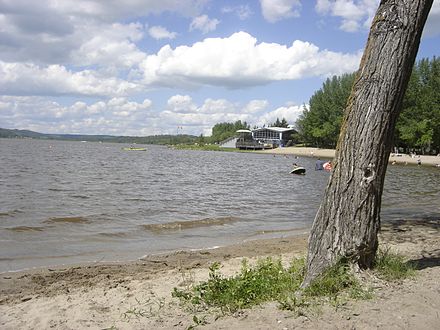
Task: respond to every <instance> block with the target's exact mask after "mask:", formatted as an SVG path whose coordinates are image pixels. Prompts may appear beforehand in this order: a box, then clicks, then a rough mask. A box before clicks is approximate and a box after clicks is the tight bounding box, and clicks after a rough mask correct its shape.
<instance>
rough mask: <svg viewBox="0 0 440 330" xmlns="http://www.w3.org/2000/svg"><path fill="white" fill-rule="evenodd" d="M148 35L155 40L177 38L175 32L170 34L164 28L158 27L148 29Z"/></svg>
mask: <svg viewBox="0 0 440 330" xmlns="http://www.w3.org/2000/svg"><path fill="white" fill-rule="evenodd" d="M148 34H149V35H150V36H151V37H152V38H154V39H156V40H160V39H174V38H175V37H176V36H177V33H176V32H170V31H168V30H167V29H166V28H164V27H163V26H160V25H157V26H152V27H150V28H149V29H148Z"/></svg>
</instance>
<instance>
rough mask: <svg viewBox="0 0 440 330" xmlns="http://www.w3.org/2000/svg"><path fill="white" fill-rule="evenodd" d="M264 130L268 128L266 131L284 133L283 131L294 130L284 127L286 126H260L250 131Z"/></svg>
mask: <svg viewBox="0 0 440 330" xmlns="http://www.w3.org/2000/svg"><path fill="white" fill-rule="evenodd" d="M264 130H268V131H273V132H278V133H284V132H289V131H294V130H295V129H294V128H286V127H262V128H255V129H253V130H252V131H254V132H255V131H264Z"/></svg>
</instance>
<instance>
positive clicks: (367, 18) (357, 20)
mask: <svg viewBox="0 0 440 330" xmlns="http://www.w3.org/2000/svg"><path fill="white" fill-rule="evenodd" d="M378 5H379V1H378V0H317V2H316V5H315V9H316V11H317V12H318V13H319V14H321V15H330V16H334V17H339V18H341V19H342V22H341V24H340V26H339V28H340V29H341V30H343V31H346V32H356V31H359V30H360V29H361V28H364V29H368V28H369V27H370V25H371V21H372V19H373V17H374V14H375V13H376V10H377V7H378Z"/></svg>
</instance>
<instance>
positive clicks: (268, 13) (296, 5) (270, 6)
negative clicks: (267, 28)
mask: <svg viewBox="0 0 440 330" xmlns="http://www.w3.org/2000/svg"><path fill="white" fill-rule="evenodd" d="M260 4H261V11H262V13H263V17H264V18H265V19H266V20H267V21H268V22H270V23H275V22H277V21H280V20H282V19H286V18H290V17H298V16H299V9H300V8H301V1H300V0H260Z"/></svg>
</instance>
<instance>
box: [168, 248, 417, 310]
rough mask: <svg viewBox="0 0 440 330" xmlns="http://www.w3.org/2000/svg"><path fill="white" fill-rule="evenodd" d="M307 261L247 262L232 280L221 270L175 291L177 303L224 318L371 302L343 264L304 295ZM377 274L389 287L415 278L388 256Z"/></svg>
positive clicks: (215, 268)
mask: <svg viewBox="0 0 440 330" xmlns="http://www.w3.org/2000/svg"><path fill="white" fill-rule="evenodd" d="M304 267H305V265H304V259H303V258H302V259H295V260H293V261H292V262H291V263H290V265H289V266H288V267H284V266H283V264H282V262H281V260H280V259H278V260H273V259H271V258H265V259H261V260H259V261H258V262H257V263H256V265H255V266H254V267H250V266H249V264H248V262H247V261H246V260H245V261H243V263H242V268H241V270H240V272H239V273H238V274H237V275H235V276H232V277H225V276H223V275H222V274H221V273H220V272H219V270H220V268H221V265H220V264H219V263H214V264H213V265H212V266H211V267H210V268H209V278H208V280H207V281H204V282H201V283H199V284H192V285H187V286H186V287H185V288H184V289H178V288H174V291H173V292H172V295H173V297H177V298H179V299H180V301H181V303H182V304H183V306H185V307H186V308H189V309H190V310H191V311H193V312H201V311H208V310H210V309H214V310H220V311H221V313H223V314H229V313H234V312H236V311H237V310H240V309H245V308H250V307H252V306H255V305H258V304H262V303H264V302H268V301H278V302H279V304H280V308H282V309H287V310H292V311H295V312H297V313H303V312H304V309H309V308H313V307H316V306H319V305H320V304H322V303H323V302H328V303H330V304H332V305H333V306H334V307H335V308H337V307H338V306H341V305H343V304H344V303H345V302H346V301H347V300H349V299H370V298H372V297H373V295H372V291H371V290H370V289H367V288H365V287H364V286H363V285H362V284H361V282H360V281H359V279H358V278H357V277H356V276H355V275H354V274H353V272H352V271H351V269H350V266H349V263H348V262H346V261H344V260H341V261H340V262H338V263H337V264H336V265H335V266H333V267H331V268H330V269H328V270H327V271H326V272H324V273H323V274H322V275H321V276H319V277H318V278H317V279H316V280H315V281H313V282H312V284H311V285H310V286H309V287H307V288H306V289H304V290H301V289H300V285H301V283H302V280H303V276H304V270H305V269H304ZM374 270H375V273H376V274H377V276H378V277H379V278H381V279H383V280H386V281H395V280H400V279H403V278H406V277H409V276H412V275H413V274H414V270H413V268H411V266H410V265H409V264H408V263H407V262H405V260H404V258H403V257H401V256H399V255H396V254H393V253H391V252H390V251H389V250H387V251H385V252H380V253H378V256H377V260H376V264H375V268H374Z"/></svg>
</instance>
